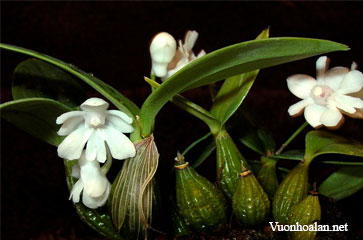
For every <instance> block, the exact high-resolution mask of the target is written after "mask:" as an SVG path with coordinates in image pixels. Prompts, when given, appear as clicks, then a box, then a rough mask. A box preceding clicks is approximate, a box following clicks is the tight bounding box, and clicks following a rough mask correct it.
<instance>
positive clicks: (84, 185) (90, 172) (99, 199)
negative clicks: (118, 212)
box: [69, 151, 111, 209]
mask: <svg viewBox="0 0 363 240" xmlns="http://www.w3.org/2000/svg"><path fill="white" fill-rule="evenodd" d="M72 177H75V178H78V179H79V180H78V181H77V182H76V183H75V184H74V186H73V188H72V190H71V194H70V197H69V199H72V200H73V202H74V203H78V202H79V200H80V195H81V192H82V191H83V193H82V202H83V204H84V205H85V206H87V207H89V208H92V209H95V208H98V207H101V206H103V205H105V203H106V201H107V198H108V195H109V193H110V190H111V183H110V182H109V181H108V180H107V178H106V176H105V174H104V173H103V172H102V171H101V168H100V164H99V163H98V162H97V161H87V159H86V153H85V151H83V153H82V155H81V157H80V158H79V159H78V164H77V165H75V166H73V168H72Z"/></svg>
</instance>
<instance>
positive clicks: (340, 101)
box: [335, 94, 363, 114]
mask: <svg viewBox="0 0 363 240" xmlns="http://www.w3.org/2000/svg"><path fill="white" fill-rule="evenodd" d="M335 103H336V105H337V107H338V108H340V109H342V110H343V111H345V112H347V113H350V114H353V113H355V111H356V110H355V108H358V109H359V108H363V100H362V99H360V98H355V97H351V96H346V95H340V94H339V95H337V96H335Z"/></svg>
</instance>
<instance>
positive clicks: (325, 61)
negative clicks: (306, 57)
mask: <svg viewBox="0 0 363 240" xmlns="http://www.w3.org/2000/svg"><path fill="white" fill-rule="evenodd" d="M329 62H330V59H329V58H328V57H326V56H322V57H320V58H318V60H317V61H316V78H317V80H320V78H322V77H323V76H324V74H325V72H326V71H327V70H328V68H329Z"/></svg>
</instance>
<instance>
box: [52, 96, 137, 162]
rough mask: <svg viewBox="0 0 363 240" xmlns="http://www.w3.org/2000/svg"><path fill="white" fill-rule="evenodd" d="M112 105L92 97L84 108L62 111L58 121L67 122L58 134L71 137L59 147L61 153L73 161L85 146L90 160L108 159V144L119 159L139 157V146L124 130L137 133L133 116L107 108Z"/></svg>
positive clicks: (60, 154)
mask: <svg viewBox="0 0 363 240" xmlns="http://www.w3.org/2000/svg"><path fill="white" fill-rule="evenodd" d="M108 106H109V104H108V103H107V102H105V101H104V100H102V99H100V98H90V99H88V100H86V101H85V102H84V103H82V105H81V106H80V107H81V109H82V111H71V112H67V113H64V114H62V115H61V116H59V117H58V118H57V120H56V123H57V124H63V125H62V127H61V128H60V129H59V131H58V135H60V136H67V137H66V138H65V139H64V140H63V142H62V143H61V144H60V145H59V146H58V156H59V157H61V158H64V159H68V160H73V159H79V158H80V157H81V154H82V151H83V149H84V146H85V145H86V143H87V147H86V159H87V160H88V161H93V160H97V161H99V162H101V163H104V162H105V161H106V146H105V144H107V146H108V147H109V149H110V152H111V155H112V157H113V158H115V159H126V158H129V157H134V156H135V152H136V151H135V146H134V144H133V143H132V142H131V141H130V139H129V138H128V137H126V136H125V135H124V134H123V133H131V132H133V130H134V129H133V127H132V126H131V123H132V118H130V117H129V116H127V115H126V114H125V113H123V112H121V111H118V110H107V108H108Z"/></svg>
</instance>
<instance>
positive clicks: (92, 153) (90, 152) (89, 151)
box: [86, 131, 98, 161]
mask: <svg viewBox="0 0 363 240" xmlns="http://www.w3.org/2000/svg"><path fill="white" fill-rule="evenodd" d="M97 143H98V141H97V135H96V133H95V131H94V132H93V134H92V135H91V137H90V138H89V139H88V142H87V147H86V159H87V160H88V161H93V160H95V159H96V157H97Z"/></svg>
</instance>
